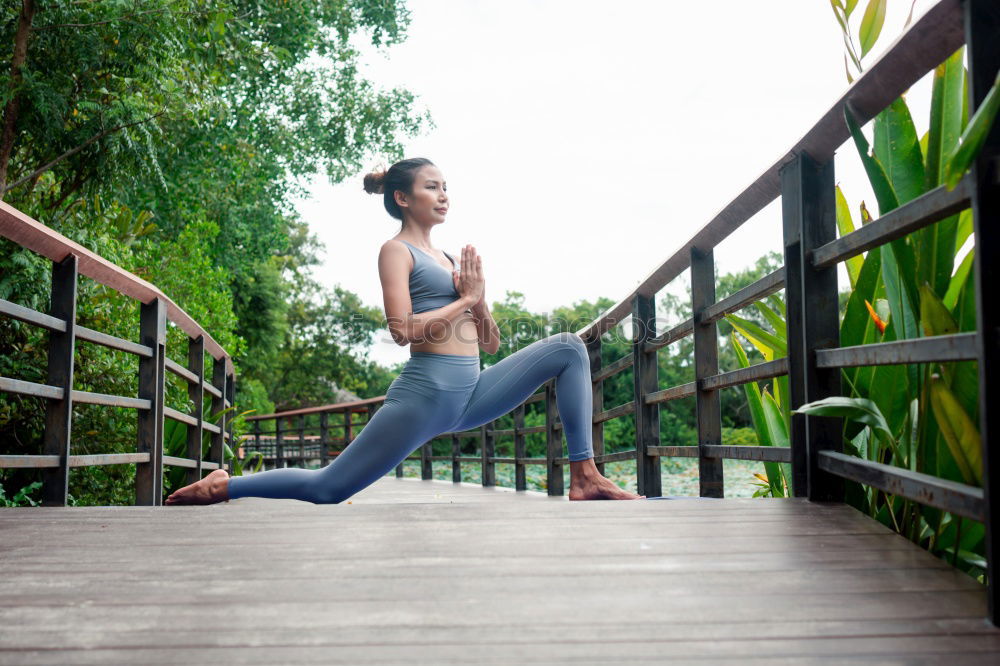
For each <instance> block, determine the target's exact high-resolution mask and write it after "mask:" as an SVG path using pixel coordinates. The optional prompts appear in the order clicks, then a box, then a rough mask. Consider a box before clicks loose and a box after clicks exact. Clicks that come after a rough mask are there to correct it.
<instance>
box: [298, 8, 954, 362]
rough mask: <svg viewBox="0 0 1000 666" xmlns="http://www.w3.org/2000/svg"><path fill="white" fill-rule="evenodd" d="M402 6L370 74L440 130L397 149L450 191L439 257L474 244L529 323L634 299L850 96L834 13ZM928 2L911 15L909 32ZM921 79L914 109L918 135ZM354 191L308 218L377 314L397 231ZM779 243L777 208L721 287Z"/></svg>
mask: <svg viewBox="0 0 1000 666" xmlns="http://www.w3.org/2000/svg"><path fill="white" fill-rule="evenodd" d="M406 4H407V7H408V8H409V9H410V11H411V13H412V23H411V25H410V28H409V30H408V38H407V39H406V41H405V42H404V43H402V44H400V45H397V46H394V47H391V48H388V49H384V48H383V49H381V50H376V49H374V48H371V47H368V48H365V49H364V50H363V53H364V57H363V61H362V62H363V63H364V65H363V67H362V72H363V73H364V74H365V76H367V77H368V78H369V79H370V80H372V81H374V82H375V83H376V84H377V85H379V86H380V87H383V88H391V87H396V86H401V87H405V88H406V89H408V90H410V91H411V92H413V93H414V94H415V95H416V96H417V106H418V108H427V109H429V110H430V111H431V114H432V115H433V117H434V121H435V122H436V124H437V127H436V128H435V129H433V130H431V131H430V132H428V133H427V134H426V135H425V136H421V137H419V138H416V139H413V140H410V141H409V142H408V144H407V146H406V156H407V157H428V158H430V159H431V160H433V161H434V162H435V163H436V164H437V165H438V167H439V168H440V169H441V170H442V172H443V173H444V176H445V179H446V180H447V181H448V192H449V195H450V199H451V209H450V211H449V213H448V217H447V219H446V221H445V222H444V223H443V224H441V225H439V226H437V227H435V229H434V230H433V232H432V235H431V241H432V243H433V245H434V247H436V248H439V249H444V250H446V251H448V252H450V253H452V254H457V253H458V250H459V248H460V247H462V246H463V245H465V244H466V243H471V244H472V245H474V246H475V247H476V249H477V251H478V252H479V254H480V255H481V256H482V259H483V269H484V273H485V277H486V297H487V299H488V300H489V301H490V302H493V301H499V300H502V299H503V297H504V294H505V292H506V291H508V290H510V291H519V292H522V293H523V294H524V296H525V306H526V307H527V308H528V309H529V310H531V311H533V312H550V311H551V310H552V309H553V308H555V307H558V306H564V305H565V306H569V305H572V304H573V303H574V302H576V301H579V300H588V301H594V300H596V299H597V298H599V297H602V296H604V297H608V298H611V299H613V300H615V301H618V300H619V299H621V298H622V297H624V296H625V295H626V294H628V293H629V292H630V291H631V290H632V289H633V288H634V287H635V285H636V284H637V283H638V282H640V281H641V280H642V279H643V278H645V277H646V276H647V275H648V274H649V273H650V272H651V271H652V270H653V269H654V268H655V267H656V266H658V265H659V264H660V263H662V262H663V261H664V260H665V259H666V258H668V257H669V256H670V255H671V254H672V253H673V252H674V251H675V250H676V249H677V247H678V246H680V245H681V244H682V243H683V242H685V241H686V240H687V239H688V238H689V237H690V236H691V235H692V234H694V233H695V232H696V231H697V230H698V229H700V228H701V227H702V226H703V225H704V224H705V223H706V222H708V220H709V219H711V217H712V216H713V215H714V214H715V213H717V212H718V211H719V209H720V208H722V207H723V206H724V205H725V204H726V203H728V202H729V201H730V200H731V199H732V198H733V197H735V196H736V195H737V194H739V192H741V191H742V190H743V189H744V188H745V187H746V186H747V185H749V184H750V183H751V182H752V181H753V180H754V179H755V178H757V176H759V175H760V174H761V173H762V172H763V171H764V170H765V169H767V168H768V167H770V166H771V165H772V164H773V163H774V162H775V161H776V160H777V159H778V158H779V157H780V156H781V155H782V154H784V153H785V152H786V151H787V150H788V148H790V147H791V146H792V145H793V144H794V143H795V142H796V141H797V140H798V139H799V138H801V136H802V135H803V134H804V133H805V132H806V131H807V130H808V129H809V128H810V127H811V126H812V125H813V124H814V123H815V122H816V121H817V120H818V119H819V117H820V116H821V115H822V113H824V112H825V111H826V110H828V109H829V107H830V106H831V105H832V104H833V102H834V101H836V99H837V98H838V97H839V96H840V95H841V94H842V93H843V91H844V90H845V89H846V88H847V80H846V77H845V74H844V61H843V53H844V48H843V42H842V37H841V32H840V29H839V27H838V26H837V23H836V20H835V18H834V15H833V12H832V11H831V9H830V3H829V0H770V1H769V2H765V3H748V2H745V1H740V0H715V1H714V2H691V3H681V2H663V1H662V0H660V1H642V2H638V1H634V2H626V3H615V4H610V3H607V2H594V1H590V0H587V1H584V0H534V1H531V0H502V1H501V0H408V2H407V3H406ZM866 4H867V2H866V0H863V1H862V2H860V3H859V6H858V8H857V9H856V10H855V16H853V17H852V23H853V24H854V25H855V34H857V33H856V25H857V24H858V23H859V22H860V19H861V14H862V12H863V10H864V7H865V5H866ZM933 4H934V3H933V2H932V1H931V0H917V3H916V9H915V12H914V14H915V17H916V16H919V15H921V14H923V13H924V11H926V9H927V8H928V7H930V6H932V5H933ZM909 9H910V2H909V1H908V0H902V1H901V0H889V9H888V14H887V17H886V22H885V27H884V28H883V32H882V36H881V37H880V39H879V43H878V45H877V47H876V49H875V50H874V51H873V53H872V54H870V55H869V56H868V57H866V58H865V63H867V64H869V65H870V64H871V63H872V62H874V60H875V59H876V58H877V56H878V54H879V53H881V52H882V51H883V50H884V49H885V47H887V46H888V45H889V44H890V43H891V42H892V41H894V40H895V39H896V37H897V36H898V35H899V34H900V33H901V32H902V28H903V24H904V22H905V20H906V15H907V13H908V12H909ZM928 81H929V77H925V80H924V81H922V82H921V84H918V85H917V86H914V88H913V89H912V90H911V91H910V94H909V95H908V100H909V102H910V107H911V110H912V111H913V113H914V116H915V122H916V124H917V129H918V132H920V133H923V131H925V130H926V128H927V108H928V106H927V100H928V99H929V85H928ZM380 161H384V160H383V159H382V158H378V157H376V158H373V159H372V160H371V162H370V164H369V166H374V165H376V164H377V163H379V162H380ZM836 166H837V180H838V182H840V184H841V186H842V187H843V188H844V189H845V193H846V195H847V197H848V201H849V202H850V203H851V206H852V209H854V210H855V211H856V210H857V205H858V203H859V202H860V201H861V199H862V198H866V199H867V200H868V201H869V203H870V204H872V203H873V202H872V197H871V194H870V189H868V186H867V181H866V179H865V178H864V175H863V172H862V170H861V167H860V161H859V160H858V158H857V154H856V152H854V148H853V145H851V144H847V145H844V146H842V147H841V149H840V151H839V153H838V158H837V162H836ZM362 176H363V174H358V175H357V176H356V177H354V178H352V179H349V180H348V181H347V182H345V183H341V184H339V185H336V186H331V185H330V184H329V183H328V182H326V181H325V180H324V179H322V178H319V179H316V181H314V182H313V183H312V185H311V188H310V189H311V193H312V196H311V197H310V198H309V199H307V200H304V201H302V202H300V204H299V205H298V209H299V211H300V212H301V214H302V216H303V218H304V219H305V220H307V221H308V222H309V225H310V227H311V228H312V230H313V231H314V232H315V233H316V234H317V236H318V237H319V239H320V240H321V241H322V242H323V243H324V244H325V246H326V248H325V253H324V259H325V261H324V264H323V265H322V266H321V267H319V268H318V269H317V270H316V277H317V278H318V279H319V280H321V281H322V282H323V283H324V284H326V285H328V286H331V287H332V286H333V285H334V284H340V285H341V286H342V287H343V288H345V289H349V290H351V291H353V292H355V293H357V294H358V295H359V296H360V297H361V299H362V301H363V302H364V303H365V304H367V305H369V306H377V307H379V308H381V307H382V293H381V286H380V283H379V279H378V266H377V257H378V251H379V247H380V246H381V245H382V243H383V242H385V240H386V239H388V238H391V237H392V236H394V235H395V234H396V233H397V232H398V230H399V222H397V221H396V220H394V219H392V218H390V217H389V216H388V215H387V214H386V212H385V209H384V208H383V207H382V202H381V196H372V195H368V194H365V193H364V191H363V190H362V189H361V179H362ZM869 207H870V208H872V209H874V206H873V205H870V206H869ZM780 234H781V225H780V208H779V204H778V202H775V203H773V204H772V205H771V206H769V207H768V208H767V209H765V210H764V211H763V212H761V213H760V214H759V215H757V216H756V217H755V218H754V219H752V220H751V221H750V222H749V223H747V224H746V225H744V227H743V228H742V229H741V230H740V231H738V232H736V233H735V234H733V235H732V236H730V237H729V238H728V239H727V240H726V241H725V242H724V243H723V244H722V245H721V246H720V247H719V248H717V249H716V254H715V256H716V261H717V263H718V265H719V268H720V270H722V271H732V270H737V269H740V268H743V267H746V266H748V265H750V264H752V263H753V262H754V261H755V260H756V258H757V257H759V256H760V255H762V254H764V253H765V252H767V251H768V250H780V249H781V236H780ZM370 357H371V358H372V359H373V360H376V361H378V362H380V363H384V364H394V363H397V362H401V361H405V360H406V359H407V358H408V357H409V348H408V347H400V346H398V345H396V344H395V343H393V342H392V340H391V338H389V336H388V333H387V332H386V333H385V334H384V335H380V336H377V339H376V344H375V345H374V347H373V349H372V351H371V355H370Z"/></svg>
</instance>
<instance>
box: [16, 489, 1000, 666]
mask: <svg viewBox="0 0 1000 666" xmlns="http://www.w3.org/2000/svg"><path fill="white" fill-rule="evenodd" d="M350 502H351V503H350V504H348V503H343V504H339V505H318V506H317V505H312V504H306V503H303V502H298V501H295V500H263V499H256V498H243V499H239V500H234V501H232V502H229V503H224V504H219V505H213V506H209V507H170V508H166V507H163V508H160V507H70V508H56V507H52V508H41V509H31V508H18V509H8V510H5V511H2V512H0V534H3V545H2V546H0V569H2V571H3V572H4V575H3V576H2V577H0V627H3V629H2V630H0V664H19V665H28V664H102V665H104V664H130V665H131V664H160V663H222V664H225V663H242V664H247V663H254V664H256V663H260V664H275V663H282V664H290V663H322V664H341V663H343V664H367V663H379V664H386V663H402V662H417V663H429V664H430V663H432V664H444V663H497V664H511V663H525V664H533V663H539V664H552V663H562V662H572V663H582V664H612V663H622V662H626V661H627V662H630V663H632V662H643V663H644V662H657V663H664V662H667V661H669V662H671V663H674V662H678V663H684V662H688V661H692V662H695V661H696V662H698V663H706V662H708V663H740V664H745V663H765V662H766V663H796V664H799V663H810V662H813V661H826V660H829V661H836V662H837V663H843V662H846V661H878V662H882V663H885V662H887V661H888V662H889V663H901V662H906V663H940V662H941V661H942V660H947V662H948V663H949V664H983V663H988V662H989V661H990V660H996V659H997V658H1000V632H997V631H996V630H995V629H994V628H992V626H991V625H990V624H989V623H988V622H986V621H985V620H984V615H985V613H986V598H985V594H984V590H983V588H982V586H980V585H979V584H978V583H976V582H975V581H973V580H972V579H971V578H969V577H968V576H966V575H965V574H962V573H959V572H957V571H955V570H954V569H952V568H951V567H949V566H948V565H947V564H946V563H944V562H942V561H941V560H940V559H938V558H935V557H934V556H932V555H930V554H928V553H927V552H925V551H923V550H921V549H919V548H917V547H916V546H914V545H913V544H911V543H910V542H909V541H907V540H906V539H904V538H903V537H901V536H899V535H896V534H894V533H892V532H890V531H889V530H887V529H886V528H884V527H883V526H881V525H880V524H878V523H876V522H875V521H872V520H870V519H868V518H866V517H864V516H862V515H861V514H860V513H858V512H857V511H856V510H854V509H852V508H849V507H846V506H844V505H843V504H822V503H815V502H809V501H808V500H805V499H793V500H751V499H697V498H692V499H679V500H663V501H642V500H637V501H632V502H569V501H567V500H566V499H565V498H563V497H549V496H547V495H545V494H543V493H534V492H524V491H516V492H515V491H512V490H510V489H499V488H484V487H482V486H475V485H471V484H455V483H452V482H450V481H449V482H443V481H421V480H416V479H393V478H385V479H383V480H381V481H379V482H378V483H376V484H375V485H374V486H371V487H369V488H368V489H366V490H364V491H362V492H361V493H359V494H358V495H356V496H355V497H354V498H352V500H350ZM994 663H995V661H994Z"/></svg>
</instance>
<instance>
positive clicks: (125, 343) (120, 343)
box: [76, 326, 153, 358]
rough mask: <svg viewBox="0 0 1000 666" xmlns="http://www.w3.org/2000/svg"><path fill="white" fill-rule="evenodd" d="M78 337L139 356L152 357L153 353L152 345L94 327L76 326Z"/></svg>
mask: <svg viewBox="0 0 1000 666" xmlns="http://www.w3.org/2000/svg"><path fill="white" fill-rule="evenodd" d="M76 337H77V339H79V340H85V341H87V342H92V343H94V344H96V345H101V346H103V347H108V348H109V349H117V350H118V351H123V352H128V353H129V354H135V355H136V356H138V357H139V358H150V357H151V356H152V355H153V350H152V348H151V347H148V346H146V345H140V344H139V343H137V342H132V341H131V340H123V339H122V338H117V337H115V336H113V335H108V334H107V333H101V332H100V331H95V330H94V329H92V328H87V327H86V326H77V327H76Z"/></svg>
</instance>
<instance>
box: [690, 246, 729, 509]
mask: <svg viewBox="0 0 1000 666" xmlns="http://www.w3.org/2000/svg"><path fill="white" fill-rule="evenodd" d="M713 303H715V255H714V252H713V251H712V250H708V251H707V252H703V251H701V250H699V249H698V248H696V247H692V248H691V316H692V318H693V321H694V377H695V385H696V386H697V390H696V391H695V405H696V413H697V417H698V494H699V495H701V496H702V497H724V496H725V483H724V479H723V475H722V459H721V458H709V457H708V456H706V455H705V447H706V446H721V445H722V408H721V406H720V404H719V392H718V391H716V390H708V391H705V390H702V387H701V380H702V379H704V378H705V377H711V376H712V375H716V374H718V373H719V338H718V335H719V334H718V329H717V327H716V324H715V322H714V321H713V322H708V323H704V322H702V316H701V314H702V311H703V310H704V309H705V308H706V307H708V306H709V305H712V304H713Z"/></svg>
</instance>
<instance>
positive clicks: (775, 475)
mask: <svg viewBox="0 0 1000 666" xmlns="http://www.w3.org/2000/svg"><path fill="white" fill-rule="evenodd" d="M729 342H730V344H731V345H732V346H733V350H734V351H735V352H736V359H737V362H738V363H739V365H740V367H741V368H747V367H749V366H750V360H749V359H748V358H747V355H746V352H745V351H744V350H743V347H742V346H741V345H740V342H739V339H737V337H736V334H735V333H730V334H729ZM743 392H744V394H745V395H746V398H747V405H748V406H749V407H750V420H751V422H752V423H753V429H754V432H755V433H757V441H758V442H760V445H761V446H775V443H774V433H772V431H771V428H770V427H769V426H768V419H767V415H766V414H765V411H764V400H763V398H762V396H761V391H760V387H759V386H757V382H748V383H746V384H744V385H743ZM779 420H780V419H779ZM787 440H788V435H787V431H786V435H785V441H786V442H787ZM764 469H765V471H766V472H767V483H768V486H769V487H770V491H771V496H772V497H784V495H785V490H784V485H783V483H782V474H781V468H780V467H779V466H778V464H777V463H764Z"/></svg>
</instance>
